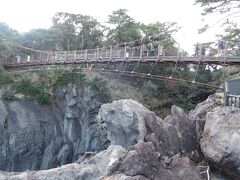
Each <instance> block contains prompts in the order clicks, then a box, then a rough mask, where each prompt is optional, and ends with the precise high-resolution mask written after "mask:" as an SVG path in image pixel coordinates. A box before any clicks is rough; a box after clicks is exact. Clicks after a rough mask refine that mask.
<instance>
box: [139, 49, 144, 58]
mask: <svg viewBox="0 0 240 180" xmlns="http://www.w3.org/2000/svg"><path fill="white" fill-rule="evenodd" d="M139 58H140V60H142V59H143V46H141V47H140V57H139Z"/></svg>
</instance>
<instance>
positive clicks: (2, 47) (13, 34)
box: [0, 22, 21, 61]
mask: <svg viewBox="0 0 240 180" xmlns="http://www.w3.org/2000/svg"><path fill="white" fill-rule="evenodd" d="M4 39H7V40H11V41H14V42H19V41H20V40H21V35H20V33H19V32H18V31H16V30H14V29H12V28H10V27H9V26H8V25H7V24H6V23H1V22H0V60H1V61H3V60H6V59H8V58H10V57H12V56H14V49H13V47H12V46H11V45H10V44H8V43H7V42H6V41H5V40H4Z"/></svg>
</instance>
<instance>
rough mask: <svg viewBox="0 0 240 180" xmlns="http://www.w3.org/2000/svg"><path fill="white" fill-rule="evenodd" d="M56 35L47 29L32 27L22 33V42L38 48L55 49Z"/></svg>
mask: <svg viewBox="0 0 240 180" xmlns="http://www.w3.org/2000/svg"><path fill="white" fill-rule="evenodd" d="M57 42H58V40H57V36H56V34H54V33H53V32H52V31H49V30H47V29H33V30H31V31H29V32H27V33H25V34H23V40H22V43H23V44H24V45H25V46H27V47H30V48H33V49H39V50H55V49H56V45H57Z"/></svg>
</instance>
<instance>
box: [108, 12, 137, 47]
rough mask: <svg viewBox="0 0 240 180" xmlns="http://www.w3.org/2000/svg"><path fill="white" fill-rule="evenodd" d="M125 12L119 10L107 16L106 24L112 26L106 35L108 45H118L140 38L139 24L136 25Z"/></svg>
mask: <svg viewBox="0 0 240 180" xmlns="http://www.w3.org/2000/svg"><path fill="white" fill-rule="evenodd" d="M127 12H128V11H127V10H126V9H119V10H116V11H113V12H112V14H111V15H109V16H108V23H109V24H110V25H113V26H114V27H113V28H110V30H109V31H108V34H107V41H108V43H109V44H119V43H123V42H129V41H134V40H137V39H140V38H141V33H140V31H139V30H140V29H139V23H136V22H135V20H134V19H133V18H131V17H130V16H129V15H128V14H127Z"/></svg>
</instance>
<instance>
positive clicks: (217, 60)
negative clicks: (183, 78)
mask: <svg viewBox="0 0 240 180" xmlns="http://www.w3.org/2000/svg"><path fill="white" fill-rule="evenodd" d="M176 62H177V63H188V64H197V63H199V62H200V63H204V64H219V65H223V64H240V57H226V58H224V57H209V56H206V57H202V58H199V57H187V56H182V57H178V56H160V57H159V58H158V57H156V56H148V57H143V58H142V59H140V58H139V57H131V58H122V57H121V58H112V59H110V58H101V59H95V58H93V59H66V60H60V59H57V60H32V61H31V60H30V61H26V60H25V61H21V62H16V61H15V62H6V63H5V64H4V65H3V66H4V67H5V68H7V69H8V68H17V67H27V66H43V65H67V64H119V63H129V64H132V63H176Z"/></svg>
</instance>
